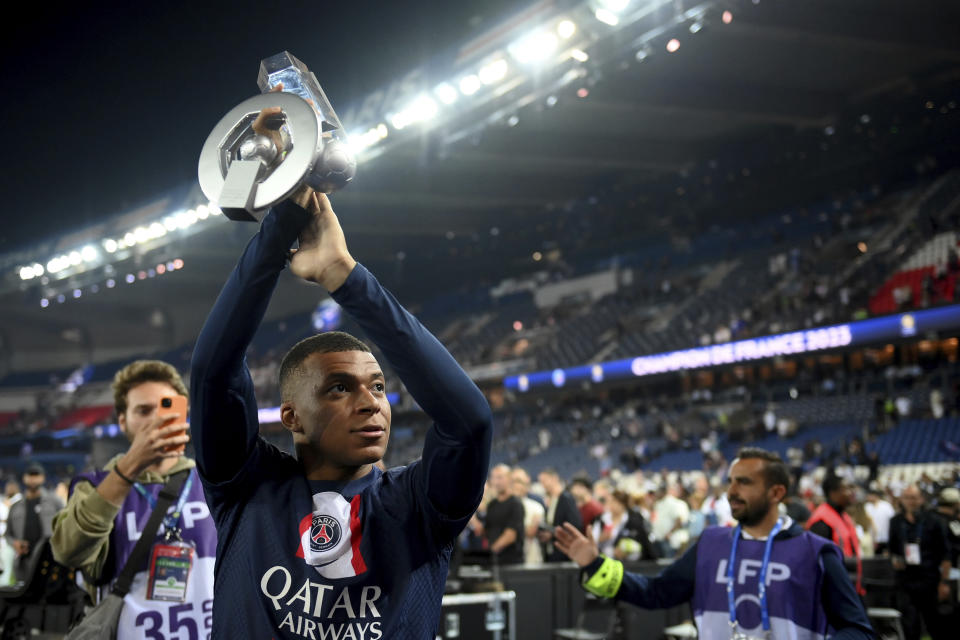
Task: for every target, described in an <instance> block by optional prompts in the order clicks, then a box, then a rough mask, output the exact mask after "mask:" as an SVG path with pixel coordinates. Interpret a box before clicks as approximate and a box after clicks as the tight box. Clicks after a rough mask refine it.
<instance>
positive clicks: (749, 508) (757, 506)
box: [727, 458, 776, 527]
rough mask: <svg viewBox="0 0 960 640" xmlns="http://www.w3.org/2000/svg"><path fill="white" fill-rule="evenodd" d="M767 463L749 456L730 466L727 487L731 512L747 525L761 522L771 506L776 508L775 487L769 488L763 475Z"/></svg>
mask: <svg viewBox="0 0 960 640" xmlns="http://www.w3.org/2000/svg"><path fill="white" fill-rule="evenodd" d="M765 464H766V463H765V462H764V461H763V460H761V459H759V458H747V459H746V460H737V461H735V462H734V464H733V466H732V467H730V488H729V489H727V499H728V500H729V501H730V512H731V514H732V515H733V517H734V518H735V519H736V520H737V521H738V522H739V523H740V524H742V525H744V526H747V527H750V526H753V525H756V524H759V523H760V522H762V521H763V519H764V518H765V517H766V516H767V514H768V513H769V512H770V509H771V508H774V509H775V508H776V504H775V503H774V502H773V501H772V497H773V496H772V495H771V494H772V492H773V491H774V487H770V488H767V484H766V481H765V479H764V477H763V470H764V465H765Z"/></svg>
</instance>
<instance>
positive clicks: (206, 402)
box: [190, 201, 310, 496]
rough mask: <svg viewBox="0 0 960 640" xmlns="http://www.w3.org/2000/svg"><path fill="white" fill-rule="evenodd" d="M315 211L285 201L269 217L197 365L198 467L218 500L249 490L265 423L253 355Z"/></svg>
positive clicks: (202, 343) (202, 341) (232, 282)
mask: <svg viewBox="0 0 960 640" xmlns="http://www.w3.org/2000/svg"><path fill="white" fill-rule="evenodd" d="M309 221H310V214H309V213H308V212H307V211H305V210H304V209H303V208H301V207H299V206H297V205H296V204H293V203H292V202H289V201H285V202H283V203H281V204H280V205H278V206H277V207H276V208H275V209H273V210H272V211H271V212H270V213H269V214H267V216H266V217H265V218H264V220H263V223H262V225H261V227H260V230H259V232H258V233H257V234H256V235H255V236H254V237H253V238H252V239H251V240H250V242H249V244H247V247H246V249H245V250H244V252H243V255H242V256H241V257H240V260H239V262H238V263H237V266H236V267H234V269H233V272H232V273H231V274H230V277H229V278H228V279H227V282H226V284H225V285H224V286H223V289H222V290H221V292H220V296H219V297H218V298H217V301H216V302H215V303H214V305H213V309H211V311H210V314H209V315H208V316H207V320H206V322H205V323H204V325H203V329H201V331H200V335H199V337H198V338H197V343H196V346H195V347H194V351H193V358H192V360H191V363H190V404H191V407H190V409H191V410H190V426H191V432H192V435H193V443H194V446H195V449H196V459H197V470H198V472H199V474H200V477H201V478H202V479H203V481H204V484H205V485H206V486H208V487H217V488H219V491H217V492H215V495H218V496H226V495H229V490H228V489H229V487H230V486H231V485H232V486H238V487H239V486H241V485H242V479H243V478H242V477H241V476H243V475H244V474H243V473H241V472H242V471H246V470H248V469H249V468H250V467H251V465H252V463H255V462H256V460H255V456H256V454H257V452H258V451H259V447H258V444H257V441H258V437H259V435H258V434H259V428H260V425H259V420H258V419H257V401H256V396H255V395H254V388H253V380H252V379H251V378H250V371H249V370H248V369H247V364H246V350H247V347H248V345H249V344H250V342H251V340H253V336H254V334H255V333H256V331H257V328H258V327H259V326H260V322H261V320H262V319H263V315H264V313H265V312H266V310H267V305H268V304H269V303H270V297H271V296H272V295H273V290H274V288H275V287H276V284H277V279H278V277H279V275H280V272H281V271H282V270H283V268H284V266H285V264H286V259H287V254H288V252H289V250H290V247H291V245H292V244H293V242H294V241H295V240H296V238H297V236H298V235H299V233H300V231H301V229H303V227H304V226H305V225H306V224H307V223H309Z"/></svg>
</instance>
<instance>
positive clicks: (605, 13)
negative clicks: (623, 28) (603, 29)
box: [593, 9, 620, 27]
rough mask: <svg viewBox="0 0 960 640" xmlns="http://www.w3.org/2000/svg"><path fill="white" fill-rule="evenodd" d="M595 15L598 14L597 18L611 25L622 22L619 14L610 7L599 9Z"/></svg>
mask: <svg viewBox="0 0 960 640" xmlns="http://www.w3.org/2000/svg"><path fill="white" fill-rule="evenodd" d="M593 15H594V16H596V18H597V20H599V21H600V22H602V23H604V24H608V25H610V26H611V27H615V26H617V25H618V24H620V18H618V17H617V14H615V13H614V12H613V11H610V10H608V9H597V10H596V11H594V13H593Z"/></svg>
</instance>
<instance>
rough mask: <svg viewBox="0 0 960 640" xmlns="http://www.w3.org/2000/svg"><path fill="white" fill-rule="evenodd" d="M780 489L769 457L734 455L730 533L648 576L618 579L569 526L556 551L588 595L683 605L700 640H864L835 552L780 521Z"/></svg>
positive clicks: (786, 481)
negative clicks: (577, 569)
mask: <svg viewBox="0 0 960 640" xmlns="http://www.w3.org/2000/svg"><path fill="white" fill-rule="evenodd" d="M789 485H790V475H789V472H788V471H787V468H786V466H785V465H784V464H783V461H782V460H780V457H779V456H778V455H776V454H774V453H770V452H768V451H764V450H762V449H752V448H751V449H743V450H741V451H740V453H739V455H738V457H737V459H736V460H734V463H733V466H732V467H731V468H730V488H729V490H728V492H727V493H728V496H729V499H730V508H731V510H732V512H733V517H734V518H736V520H737V521H738V522H739V525H738V526H737V527H736V528H735V529H730V528H727V527H709V528H707V529H706V530H704V532H703V534H702V535H701V536H700V538H699V540H698V541H697V542H696V544H694V545H693V546H691V547H690V548H689V549H687V551H686V552H684V554H683V555H682V556H680V558H679V559H678V560H676V561H675V562H674V563H673V564H671V565H670V566H669V567H667V568H666V569H664V570H663V572H661V573H660V574H659V575H658V576H656V577H654V578H648V577H645V576H641V575H637V574H633V573H629V572H626V571H624V568H623V564H622V563H621V562H620V561H618V560H614V559H613V558H607V557H604V556H602V555H600V554H599V552H598V550H597V546H596V544H594V542H593V541H592V540H590V539H588V538H586V537H585V536H584V535H583V534H582V533H580V532H579V531H578V530H577V529H576V527H572V526H570V525H564V526H563V527H558V528H557V530H556V545H557V548H558V549H560V550H561V551H562V552H563V553H565V554H566V555H567V556H569V557H570V559H571V560H573V561H574V562H576V563H577V564H579V565H580V566H581V567H582V568H583V578H584V588H585V589H586V590H588V591H590V592H591V593H594V594H595V595H598V596H601V597H606V598H617V599H620V600H623V601H625V602H629V603H631V604H635V605H637V606H640V607H645V608H649V609H664V608H670V607H674V606H677V605H679V604H682V603H684V602H688V601H690V602H691V603H692V605H693V612H694V617H695V619H696V622H697V628H698V630H699V637H700V638H701V640H729V639H730V638H736V639H741V640H744V639H749V638H764V637H766V638H824V637H827V636H830V637H832V638H834V639H835V640H854V639H857V640H867V639H868V638H872V637H873V631H872V629H871V627H870V622H869V620H868V619H867V614H866V612H865V611H864V610H863V605H862V604H861V602H860V598H859V597H857V593H856V591H855V590H854V588H853V584H851V582H850V578H849V577H848V576H847V573H846V570H845V569H844V567H843V557H842V555H841V553H840V550H839V549H838V548H837V546H836V545H835V544H833V543H832V542H830V541H829V540H825V539H824V538H821V537H820V536H817V535H814V534H812V533H809V532H807V531H804V530H803V528H802V527H801V526H800V525H798V524H796V523H795V522H793V521H792V520H791V519H790V517H789V516H780V514H779V504H780V501H781V500H783V497H784V496H785V495H786V493H787V490H788V489H789Z"/></svg>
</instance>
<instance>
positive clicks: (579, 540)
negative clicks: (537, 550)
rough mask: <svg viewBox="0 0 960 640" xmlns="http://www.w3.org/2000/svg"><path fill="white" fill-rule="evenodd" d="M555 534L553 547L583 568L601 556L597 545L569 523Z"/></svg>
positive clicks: (558, 528)
mask: <svg viewBox="0 0 960 640" xmlns="http://www.w3.org/2000/svg"><path fill="white" fill-rule="evenodd" d="M553 533H554V540H553V546H555V547H556V548H557V549H560V551H561V552H563V554H564V555H566V556H567V557H568V558H570V559H571V560H573V561H574V562H576V563H577V564H578V565H580V566H581V567H585V566H587V565H588V564H590V563H591V562H593V561H594V560H596V559H597V556H599V555H600V550H599V549H597V545H596V543H595V542H594V541H593V540H592V539H591V538H588V537H587V536H585V535H583V534H582V533H580V530H579V529H577V528H576V527H575V526H573V525H572V524H570V523H569V522H564V523H563V526H562V527H557V528H556V529H555V530H554V532H553Z"/></svg>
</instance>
